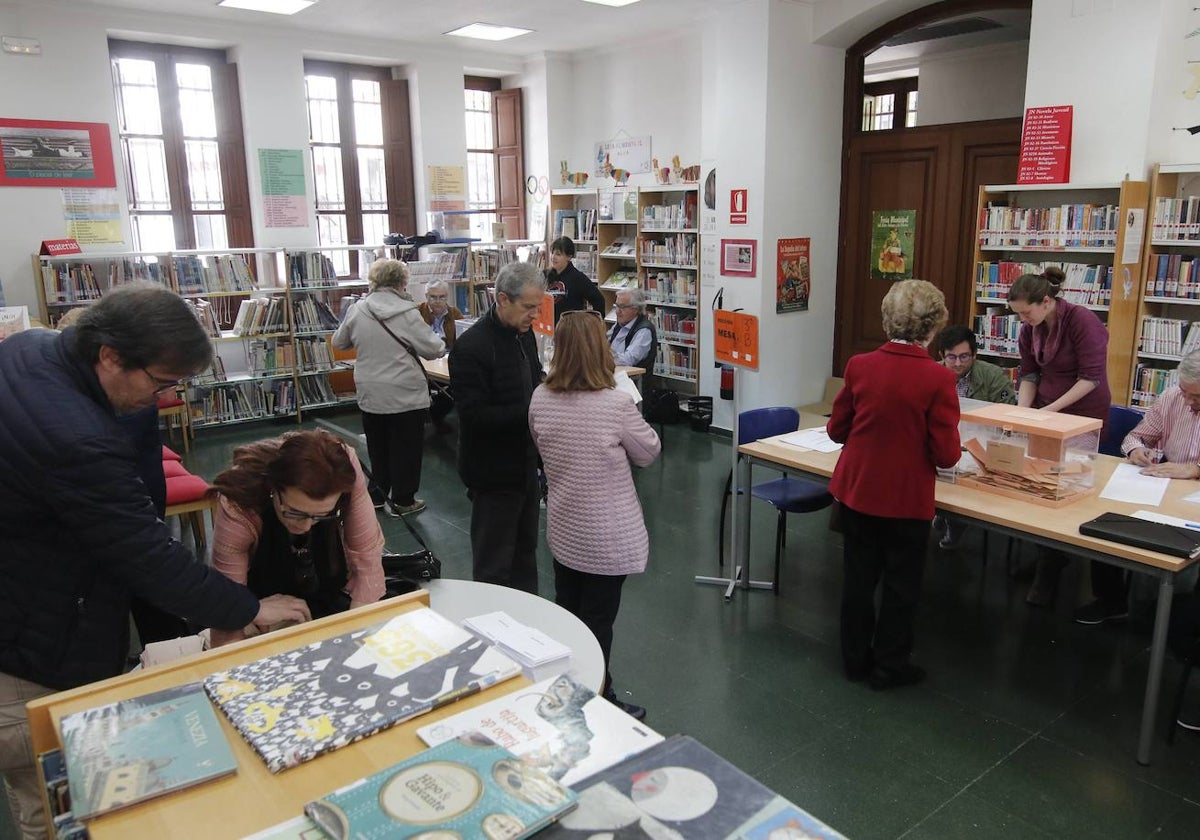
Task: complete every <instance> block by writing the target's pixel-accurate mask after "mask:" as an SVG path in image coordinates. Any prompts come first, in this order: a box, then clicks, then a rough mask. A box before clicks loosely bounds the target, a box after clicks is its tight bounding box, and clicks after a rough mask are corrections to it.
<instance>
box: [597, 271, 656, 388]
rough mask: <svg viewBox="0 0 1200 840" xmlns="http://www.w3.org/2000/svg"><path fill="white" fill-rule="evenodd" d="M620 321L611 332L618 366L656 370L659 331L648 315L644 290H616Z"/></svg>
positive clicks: (614, 357)
mask: <svg viewBox="0 0 1200 840" xmlns="http://www.w3.org/2000/svg"><path fill="white" fill-rule="evenodd" d="M616 311H617V323H616V326H614V327H613V328H612V329H611V330H610V331H609V333H608V343H609V344H611V345H612V351H613V360H614V361H615V362H616V363H617V364H618V365H626V366H628V367H639V368H643V369H644V370H645V371H646V372H647V373H653V372H654V357H655V355H656V354H657V353H658V332H657V331H656V330H655V329H654V324H652V323H650V319H649V318H647V317H646V296H645V295H644V294H642V290H641V289H624V290H622V291H619V292H617V305H616Z"/></svg>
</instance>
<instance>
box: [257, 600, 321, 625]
mask: <svg viewBox="0 0 1200 840" xmlns="http://www.w3.org/2000/svg"><path fill="white" fill-rule="evenodd" d="M311 620H312V614H311V613H310V612H309V611H308V604H306V603H304V599H303V598H296V597H294V596H292V595H268V596H267V597H266V598H262V599H261V600H259V602H258V615H256V616H254V622H253V623H254V626H255V627H257V628H258V629H259V630H260V631H262V632H266V631H267V630H268V629H270V628H272V627H274V626H275V625H277V624H280V623H282V622H284V621H289V622H294V623H297V624H298V623H300V622H302V621H311Z"/></svg>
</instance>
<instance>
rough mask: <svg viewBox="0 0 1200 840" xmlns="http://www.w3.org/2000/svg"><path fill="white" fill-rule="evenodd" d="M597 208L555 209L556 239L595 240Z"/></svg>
mask: <svg viewBox="0 0 1200 840" xmlns="http://www.w3.org/2000/svg"><path fill="white" fill-rule="evenodd" d="M596 216H597V211H596V210H555V211H554V236H553V238H554V239H557V238H558V237H560V236H565V237H566V238H567V239H571V240H575V239H583V240H594V239H595V238H596V221H597V218H596Z"/></svg>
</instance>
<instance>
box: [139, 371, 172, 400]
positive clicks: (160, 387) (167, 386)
mask: <svg viewBox="0 0 1200 840" xmlns="http://www.w3.org/2000/svg"><path fill="white" fill-rule="evenodd" d="M141 371H142V373H144V374H146V376H148V377H150V381H151V382H153V383H154V384H155V385H156V386H157V387H156V388H155V389H154V393H156V394H162V393H164V392H166V391H173V390H175V389H176V388H178V387H179V383H180V382H181V381H182V380H179V379H159V378H158V377H157V376H155V375H154V374H153V373H151V372H150V371H148V370H146V369H145V368H141Z"/></svg>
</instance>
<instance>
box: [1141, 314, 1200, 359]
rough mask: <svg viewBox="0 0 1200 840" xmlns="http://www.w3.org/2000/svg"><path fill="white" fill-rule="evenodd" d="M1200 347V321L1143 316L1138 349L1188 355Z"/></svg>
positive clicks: (1164, 354) (1169, 354) (1171, 354)
mask: <svg viewBox="0 0 1200 840" xmlns="http://www.w3.org/2000/svg"><path fill="white" fill-rule="evenodd" d="M1197 349H1200V321H1185V320H1181V319H1179V318H1143V319H1142V332H1141V335H1140V336H1139V337H1138V350H1139V351H1141V352H1142V353H1156V354H1160V355H1163V356H1186V355H1187V354H1188V353H1190V352H1192V351H1193V350H1197Z"/></svg>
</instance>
